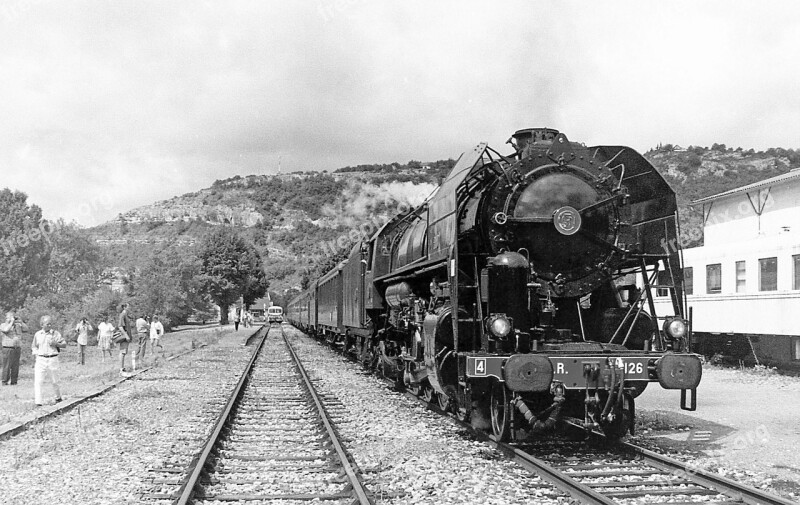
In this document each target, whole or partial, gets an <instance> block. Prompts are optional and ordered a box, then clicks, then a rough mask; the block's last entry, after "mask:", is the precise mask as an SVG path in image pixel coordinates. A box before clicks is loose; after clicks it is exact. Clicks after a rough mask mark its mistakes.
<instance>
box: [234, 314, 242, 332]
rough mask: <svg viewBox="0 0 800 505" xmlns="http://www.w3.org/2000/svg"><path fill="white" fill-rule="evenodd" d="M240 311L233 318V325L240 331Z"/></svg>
mask: <svg viewBox="0 0 800 505" xmlns="http://www.w3.org/2000/svg"><path fill="white" fill-rule="evenodd" d="M239 321H241V320H240V319H239V311H238V310H237V311H236V316H235V317H234V318H233V327H234V329H235V330H236V331H239Z"/></svg>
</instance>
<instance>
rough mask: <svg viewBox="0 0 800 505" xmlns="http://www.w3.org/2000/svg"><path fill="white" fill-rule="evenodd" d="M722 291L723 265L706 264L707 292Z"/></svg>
mask: <svg viewBox="0 0 800 505" xmlns="http://www.w3.org/2000/svg"><path fill="white" fill-rule="evenodd" d="M721 292H722V265H721V264H719V263H715V264H713V265H706V293H709V294H713V293H721Z"/></svg>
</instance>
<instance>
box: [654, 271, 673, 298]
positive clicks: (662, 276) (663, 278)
mask: <svg viewBox="0 0 800 505" xmlns="http://www.w3.org/2000/svg"><path fill="white" fill-rule="evenodd" d="M656 285H657V286H658V287H657V288H656V296H669V288H667V287H665V286H671V285H672V276H671V275H670V273H669V271H667V270H661V271H660V272H658V279H656Z"/></svg>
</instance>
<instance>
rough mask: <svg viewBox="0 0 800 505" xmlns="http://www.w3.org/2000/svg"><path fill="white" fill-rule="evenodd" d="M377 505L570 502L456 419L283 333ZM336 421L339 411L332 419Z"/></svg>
mask: <svg viewBox="0 0 800 505" xmlns="http://www.w3.org/2000/svg"><path fill="white" fill-rule="evenodd" d="M285 328H286V332H287V334H288V335H290V336H291V337H292V342H293V345H294V347H295V350H296V351H297V353H298V355H299V356H300V357H301V359H302V360H303V361H304V363H306V364H305V367H306V370H307V371H308V373H309V375H310V376H311V377H312V380H316V382H315V386H316V387H317V391H318V392H319V393H321V394H324V395H326V398H335V399H336V400H337V401H339V402H341V405H342V408H340V409H336V410H335V415H334V422H335V424H336V426H337V430H338V432H339V434H340V435H341V437H342V438H343V439H344V443H345V446H346V447H347V450H348V451H349V452H350V454H351V455H352V456H353V458H354V460H355V462H356V464H357V465H358V466H359V467H360V468H361V471H362V472H364V476H365V480H364V483H365V485H366V486H367V488H368V489H369V490H370V491H371V492H373V493H374V495H375V498H376V503H378V504H392V505H394V504H398V505H399V504H408V503H414V504H416V505H423V504H518V503H519V504H523V503H570V501H569V499H567V498H566V497H564V496H562V495H561V493H560V491H556V490H554V489H553V488H552V487H551V486H550V485H548V484H547V483H545V482H544V481H542V480H541V479H540V478H538V477H535V476H532V475H531V474H530V473H528V472H527V471H525V470H523V469H522V468H520V467H518V466H517V465H515V464H514V463H512V462H510V461H509V460H508V459H506V457H505V456H503V455H502V454H501V453H499V452H496V451H494V450H492V449H491V448H489V447H488V446H487V445H486V444H484V443H483V442H477V441H470V440H469V439H468V437H467V436H465V435H466V433H465V432H464V431H463V429H462V428H459V427H457V426H456V425H455V424H454V423H453V422H452V420H450V419H449V418H447V417H444V416H442V415H440V414H437V413H434V412H431V411H429V410H427V409H426V408H425V407H423V406H422V405H420V403H419V402H416V401H414V400H411V399H409V398H406V397H405V396H404V395H402V394H399V393H396V392H393V391H391V390H389V389H388V388H387V386H386V383H385V382H383V381H381V380H378V379H377V378H375V377H373V376H371V375H369V376H365V375H364V372H363V370H362V369H361V367H360V366H358V365H356V364H354V363H352V362H350V361H349V360H345V359H344V358H342V357H341V356H340V355H338V354H334V353H333V352H332V351H330V350H329V349H327V348H325V347H323V346H321V345H319V344H318V343H317V342H315V341H312V340H311V339H308V338H306V337H300V335H301V334H300V332H299V331H297V330H295V329H293V328H292V329H289V327H288V326H286V327H285ZM332 414H333V412H332Z"/></svg>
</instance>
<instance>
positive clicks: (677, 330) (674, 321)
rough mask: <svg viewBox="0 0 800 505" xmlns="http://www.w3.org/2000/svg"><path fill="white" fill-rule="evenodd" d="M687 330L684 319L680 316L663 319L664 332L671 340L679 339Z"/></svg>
mask: <svg viewBox="0 0 800 505" xmlns="http://www.w3.org/2000/svg"><path fill="white" fill-rule="evenodd" d="M687 330H688V328H687V327H686V321H684V320H683V319H681V318H680V317H669V318H667V320H666V321H664V334H665V335H666V336H667V337H668V338H671V339H672V340H679V339H681V338H683V337H685V336H686V333H687Z"/></svg>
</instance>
